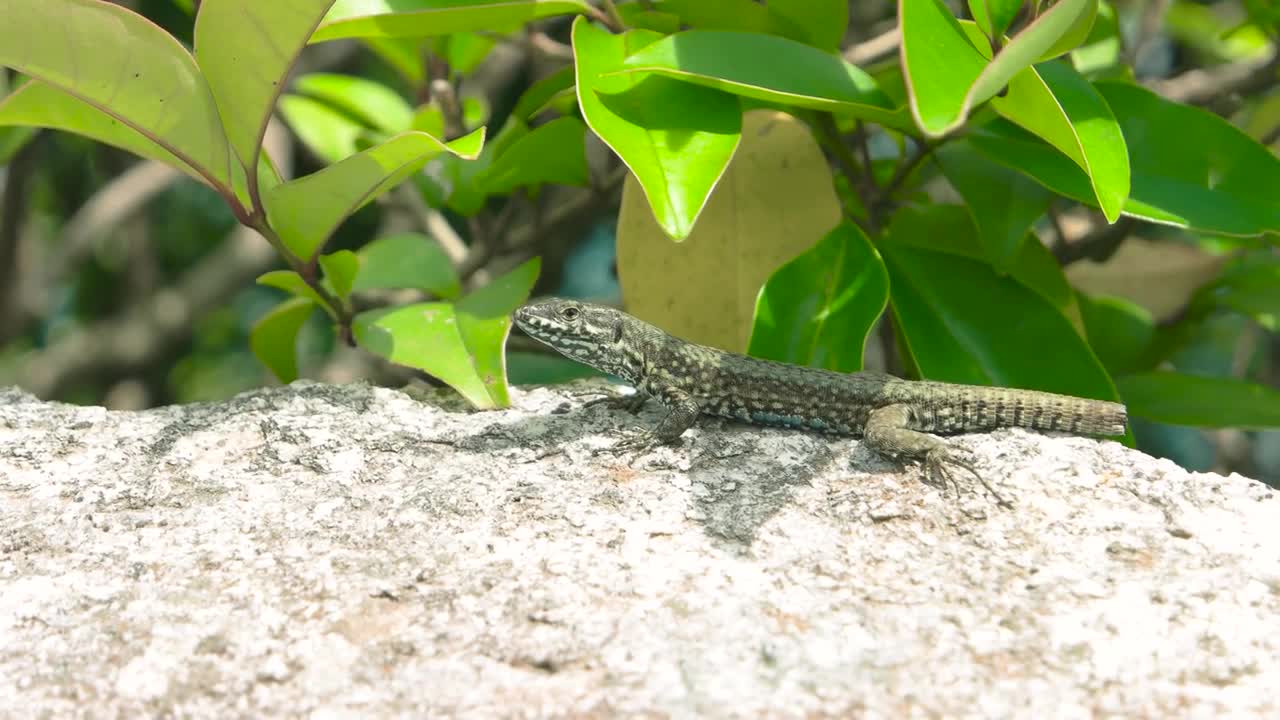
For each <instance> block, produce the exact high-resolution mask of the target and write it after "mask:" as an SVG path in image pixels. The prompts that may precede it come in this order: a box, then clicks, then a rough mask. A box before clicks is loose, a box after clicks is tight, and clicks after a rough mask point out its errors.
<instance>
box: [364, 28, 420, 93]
mask: <svg viewBox="0 0 1280 720" xmlns="http://www.w3.org/2000/svg"><path fill="white" fill-rule="evenodd" d="M360 42H361V43H363V44H364V46H365V47H367V48H369V49H370V50H371V51H373V53H374V54H375V55H377V56H378V57H380V58H382V61H383V62H385V63H386V64H388V65H390V66H391V67H392V68H393V69H394V70H395V71H396V72H397V73H400V77H402V78H404V80H405V82H406V83H407V84H408V85H409V86H410V87H419V86H421V85H423V84H425V83H426V80H427V71H426V70H427V69H426V67H425V64H424V63H423V62H422V50H423V49H422V44H423V42H424V41H423V40H422V38H385V37H376V38H363V39H362V40H361V41H360Z"/></svg>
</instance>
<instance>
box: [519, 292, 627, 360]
mask: <svg viewBox="0 0 1280 720" xmlns="http://www.w3.org/2000/svg"><path fill="white" fill-rule="evenodd" d="M513 317H514V318H515V322H516V325H517V326H519V327H520V329H521V330H523V331H524V332H525V334H527V335H528V336H529V337H531V338H533V339H534V340H537V341H538V342H541V343H543V344H544V345H548V346H550V347H551V348H553V349H555V350H556V351H558V352H559V353H560V354H562V355H564V356H566V357H569V358H572V359H574V360H577V361H578V362H580V363H582V364H584V365H590V366H591V367H594V368H596V369H597V370H602V371H604V372H607V373H613V374H615V375H618V374H622V375H624V376H625V373H624V372H623V368H620V367H617V364H618V360H619V359H620V358H621V357H623V355H624V354H625V353H623V352H621V351H620V349H619V348H618V346H619V345H621V344H622V330H623V326H624V325H625V323H626V320H627V316H626V315H624V314H623V313H622V311H620V310H615V309H614V308H611V307H606V306H604V305H595V304H592V303H588V302H581V301H579V300H565V299H561V298H549V299H546V300H539V301H537V302H531V303H529V304H527V305H525V306H523V307H520V308H518V309H516V311H515V313H514V316H513Z"/></svg>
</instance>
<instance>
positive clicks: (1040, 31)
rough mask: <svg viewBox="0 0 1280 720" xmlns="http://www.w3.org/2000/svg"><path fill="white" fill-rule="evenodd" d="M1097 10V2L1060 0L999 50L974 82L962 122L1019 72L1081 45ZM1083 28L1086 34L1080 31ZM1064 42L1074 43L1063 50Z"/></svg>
mask: <svg viewBox="0 0 1280 720" xmlns="http://www.w3.org/2000/svg"><path fill="white" fill-rule="evenodd" d="M1097 11H1098V0H1058V2H1056V3H1054V5H1053V7H1051V8H1049V9H1048V10H1046V11H1045V12H1043V13H1041V14H1040V17H1038V18H1036V19H1035V21H1034V22H1032V23H1031V24H1030V25H1028V26H1026V27H1025V28H1023V29H1022V30H1021V31H1019V32H1018V34H1017V35H1015V36H1014V37H1013V39H1012V40H1010V41H1009V42H1008V43H1006V44H1005V46H1004V47H1002V48H1001V49H1000V54H999V55H996V56H995V57H994V58H992V59H991V60H990V63H989V64H988V65H987V67H986V68H985V69H984V70H983V71H982V73H981V74H980V75H979V76H978V79H977V80H975V81H974V83H973V87H971V88H970V89H969V94H968V95H967V96H966V97H965V106H964V110H963V111H962V112H961V119H962V120H963V118H964V116H965V115H967V114H968V109H969V108H971V107H974V106H976V105H978V104H979V103H982V102H985V101H987V100H989V99H991V98H992V97H994V96H995V95H996V93H998V92H1000V91H1001V90H1002V89H1003V88H1004V86H1005V85H1008V84H1009V81H1010V80H1012V79H1013V78H1014V76H1015V75H1017V74H1018V73H1020V72H1022V71H1024V70H1026V69H1027V68H1029V67H1031V66H1032V65H1034V64H1035V63H1037V62H1040V61H1042V60H1044V59H1047V58H1051V57H1054V56H1056V55H1061V54H1062V53H1064V52H1066V51H1067V50H1070V49H1071V47H1074V46H1075V45H1076V44H1079V42H1080V41H1081V40H1083V39H1084V37H1085V35H1086V34H1088V32H1089V26H1090V25H1092V24H1093V16H1094V14H1095V13H1097ZM1081 27H1083V30H1084V32H1083V33H1081V32H1080V29H1081ZM1077 35H1078V36H1077ZM1064 40H1065V41H1066V42H1069V43H1072V41H1074V42H1073V43H1072V44H1071V47H1063V44H1064ZM1059 48H1061V49H1059Z"/></svg>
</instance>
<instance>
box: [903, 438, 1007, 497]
mask: <svg viewBox="0 0 1280 720" xmlns="http://www.w3.org/2000/svg"><path fill="white" fill-rule="evenodd" d="M960 470H963V471H965V472H967V473H969V474H970V475H972V476H973V478H974V479H975V480H977V481H978V483H979V484H980V485H982V487H984V488H986V490H987V492H989V493H991V496H992V497H994V498H995V499H996V504H997V505H999V506H1000V507H1005V508H1010V507H1013V503H1011V502H1009V501H1008V500H1005V499H1004V497H1003V496H1002V495H1000V493H998V492H996V489H995V488H993V487H991V484H990V483H988V482H987V481H986V478H984V477H982V473H980V472H978V470H977V468H975V467H974V465H973V455H972V453H970V452H968V451H967V450H963V449H961V448H958V447H956V446H954V445H939V446H937V447H935V448H933V449H932V450H930V451H929V452H927V453H926V454H925V456H924V475H925V479H926V480H927V481H929V482H931V483H934V484H936V485H939V486H940V487H942V489H943V491H944V492H945V491H946V488H947V487H948V486H950V487H953V488H955V491H956V496H957V497H959V495H960V483H959V482H957V481H956V473H957V472H958V471H960Z"/></svg>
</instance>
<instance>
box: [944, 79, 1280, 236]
mask: <svg viewBox="0 0 1280 720" xmlns="http://www.w3.org/2000/svg"><path fill="white" fill-rule="evenodd" d="M1095 87H1097V89H1098V90H1099V91H1100V92H1101V93H1102V95H1103V97H1104V98H1105V99H1106V101H1107V104H1108V105H1109V106H1110V107H1111V109H1112V110H1113V112H1114V113H1115V116H1116V119H1117V120H1118V121H1119V122H1120V126H1121V129H1122V131H1123V133H1124V137H1125V144H1126V146H1127V147H1128V150H1129V163H1130V167H1131V169H1132V170H1131V172H1132V184H1131V189H1130V192H1129V198H1128V200H1126V201H1125V204H1124V214H1126V215H1131V216H1133V217H1137V218H1142V219H1144V220H1150V221H1152V222H1157V223H1163V224H1168V225H1175V226H1180V227H1188V228H1193V229H1196V230H1203V231H1207V232H1214V233H1221V234H1224V235H1239V236H1251V235H1260V234H1262V233H1264V232H1272V233H1277V232H1280V204H1278V203H1276V202H1275V195H1274V193H1273V192H1272V189H1273V188H1276V187H1280V159H1277V158H1276V157H1275V156H1274V155H1272V154H1271V153H1270V152H1269V151H1268V150H1267V149H1266V148H1264V147H1262V146H1261V145H1259V144H1258V143H1257V142H1255V141H1254V140H1252V139H1250V138H1249V137H1248V136H1247V135H1245V134H1244V133H1242V132H1240V131H1239V130H1237V129H1236V128H1234V127H1232V126H1231V124H1230V123H1228V122H1226V121H1225V120H1223V119H1221V118H1219V117H1217V116H1215V115H1212V114H1211V113H1208V112H1205V111H1203V110H1200V109H1197V108H1192V107H1188V106H1185V105H1179V104H1177V103H1174V102H1171V101H1169V100H1165V99H1163V98H1161V97H1160V96H1158V95H1156V94H1155V93H1152V92H1150V91H1148V90H1145V89H1143V88H1140V87H1137V86H1134V85H1130V84H1128V83H1120V82H1104V83H1097V84H1096V86H1095ZM1189 138H1194V139H1195V142H1190V141H1189ZM969 141H970V142H971V143H972V144H973V146H974V147H975V148H977V149H978V150H980V151H982V153H983V154H985V155H986V156H987V157H989V158H991V159H992V160H995V161H996V162H998V163H1001V164H1004V165H1007V166H1009V167H1012V168H1014V169H1016V170H1019V171H1020V172H1023V173H1025V174H1026V175H1028V176H1030V177H1032V178H1034V179H1035V180H1036V181H1038V182H1040V183H1041V184H1043V185H1044V186H1046V187H1048V188H1049V189H1051V190H1053V191H1054V192H1057V193H1059V194H1062V195H1066V196H1067V197H1070V198H1073V199H1075V200H1079V201H1080V202H1083V203H1089V204H1094V205H1096V204H1097V199H1096V196H1095V194H1094V192H1093V188H1092V186H1091V184H1090V182H1089V178H1088V177H1087V176H1086V175H1085V174H1084V172H1083V171H1082V170H1080V168H1079V167H1077V166H1076V164H1075V163H1073V162H1072V161H1071V160H1069V159H1067V158H1066V157H1065V156H1063V155H1062V154H1061V153H1060V152H1058V151H1057V150H1055V149H1053V148H1052V147H1051V146H1049V145H1047V144H1045V143H1044V142H1042V141H1040V140H1039V139H1038V138H1035V137H1033V136H1031V135H1029V134H1028V133H1026V132H1025V131H1023V130H1021V129H1020V128H1017V127H1015V126H1013V125H1012V124H1010V123H1007V122H1005V121H1002V120H1001V121H995V122H992V123H988V124H987V125H985V126H983V127H982V128H980V129H978V130H977V131H975V132H974V133H971V134H970V136H969Z"/></svg>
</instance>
